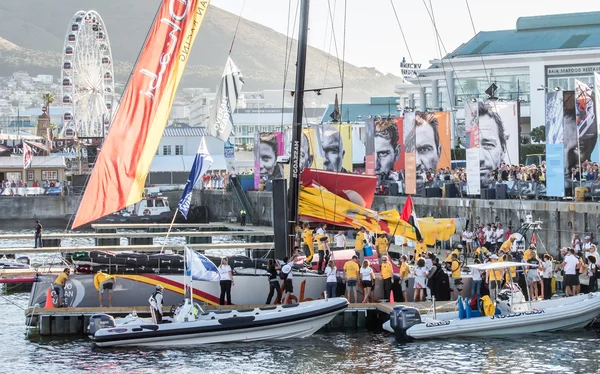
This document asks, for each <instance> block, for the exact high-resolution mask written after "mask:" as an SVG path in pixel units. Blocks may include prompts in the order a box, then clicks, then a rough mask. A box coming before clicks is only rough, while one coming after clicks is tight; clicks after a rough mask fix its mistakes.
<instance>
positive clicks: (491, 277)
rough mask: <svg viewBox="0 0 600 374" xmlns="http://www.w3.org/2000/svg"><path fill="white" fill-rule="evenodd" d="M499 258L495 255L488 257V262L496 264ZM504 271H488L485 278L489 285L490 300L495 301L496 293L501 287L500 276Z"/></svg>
mask: <svg viewBox="0 0 600 374" xmlns="http://www.w3.org/2000/svg"><path fill="white" fill-rule="evenodd" d="M498 259H499V257H498V256H496V255H491V256H490V261H491V262H492V263H496V262H498ZM503 273H504V271H503V270H502V269H497V270H488V271H487V277H488V279H487V280H488V283H489V285H490V298H491V299H492V300H496V296H498V292H499V291H500V288H501V287H502V275H503Z"/></svg>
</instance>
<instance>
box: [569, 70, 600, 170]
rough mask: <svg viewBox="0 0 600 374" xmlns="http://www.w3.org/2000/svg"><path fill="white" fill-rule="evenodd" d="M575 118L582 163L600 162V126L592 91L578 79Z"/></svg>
mask: <svg viewBox="0 0 600 374" xmlns="http://www.w3.org/2000/svg"><path fill="white" fill-rule="evenodd" d="M575 116H576V123H577V136H578V138H579V152H580V154H581V162H584V161H595V160H598V124H597V118H596V112H595V110H594V97H593V93H592V89H591V88H590V86H588V85H587V84H585V83H583V82H581V81H579V80H577V79H575ZM588 155H589V157H588Z"/></svg>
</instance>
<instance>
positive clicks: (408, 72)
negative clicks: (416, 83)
mask: <svg viewBox="0 0 600 374" xmlns="http://www.w3.org/2000/svg"><path fill="white" fill-rule="evenodd" d="M400 68H401V69H402V76H403V77H404V78H416V77H417V70H418V69H421V64H411V63H409V62H406V57H403V58H402V62H401V63H400Z"/></svg>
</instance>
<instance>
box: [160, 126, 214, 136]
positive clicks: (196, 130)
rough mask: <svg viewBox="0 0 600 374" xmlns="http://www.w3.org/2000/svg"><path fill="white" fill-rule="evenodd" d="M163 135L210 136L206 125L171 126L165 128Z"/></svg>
mask: <svg viewBox="0 0 600 374" xmlns="http://www.w3.org/2000/svg"><path fill="white" fill-rule="evenodd" d="M163 136H182V137H187V136H197V137H201V136H208V134H207V133H206V131H205V130H204V127H193V126H183V127H173V126H169V127H167V128H165V132H164V133H163Z"/></svg>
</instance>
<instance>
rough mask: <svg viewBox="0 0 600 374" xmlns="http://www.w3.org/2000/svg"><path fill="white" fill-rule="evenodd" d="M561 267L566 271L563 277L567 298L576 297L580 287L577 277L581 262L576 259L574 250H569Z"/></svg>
mask: <svg viewBox="0 0 600 374" xmlns="http://www.w3.org/2000/svg"><path fill="white" fill-rule="evenodd" d="M560 266H561V267H562V268H563V269H564V271H565V275H564V277H563V282H564V287H565V293H566V294H567V296H576V292H577V286H579V277H578V276H577V269H578V268H579V260H578V259H577V257H575V250H574V249H573V248H569V250H568V252H567V255H566V256H565V259H564V260H563V263H562V264H561V265H560Z"/></svg>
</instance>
